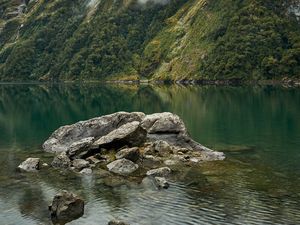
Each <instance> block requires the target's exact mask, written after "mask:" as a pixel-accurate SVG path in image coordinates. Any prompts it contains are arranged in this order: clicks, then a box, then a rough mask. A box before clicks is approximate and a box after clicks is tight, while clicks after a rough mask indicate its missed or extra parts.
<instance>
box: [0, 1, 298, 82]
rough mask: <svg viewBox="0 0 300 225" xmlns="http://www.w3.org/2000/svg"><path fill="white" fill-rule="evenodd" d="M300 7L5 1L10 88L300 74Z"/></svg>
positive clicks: (0, 75)
mask: <svg viewBox="0 0 300 225" xmlns="http://www.w3.org/2000/svg"><path fill="white" fill-rule="evenodd" d="M299 18H300V3H299V1H298V0H276V1H274V0H72V1H70V0H51V1H50V0H0V80H2V81H28V80H33V81H36V80H39V81H49V80H90V81H93V80H101V81H102V80H124V79H125V80H138V79H155V80H183V79H197V80H201V79H205V80H223V79H243V80H257V79H282V78H283V77H292V78H293V77H299V75H300V22H299Z"/></svg>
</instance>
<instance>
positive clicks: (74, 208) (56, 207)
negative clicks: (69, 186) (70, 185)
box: [49, 191, 84, 224]
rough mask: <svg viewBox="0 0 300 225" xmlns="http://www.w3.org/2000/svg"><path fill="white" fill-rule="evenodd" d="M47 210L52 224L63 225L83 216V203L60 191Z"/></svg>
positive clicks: (76, 197)
mask: <svg viewBox="0 0 300 225" xmlns="http://www.w3.org/2000/svg"><path fill="white" fill-rule="evenodd" d="M49 210H50V213H51V218H52V220H53V222H54V224H57V223H58V224H65V223H68V222H70V221H72V220H75V219H78V218H79V217H81V216H82V215H83V213H84V201H83V200H82V199H81V198H79V197H78V196H77V195H75V194H73V193H71V192H67V191H62V192H60V193H58V194H56V195H55V196H54V198H53V201H52V204H51V206H49Z"/></svg>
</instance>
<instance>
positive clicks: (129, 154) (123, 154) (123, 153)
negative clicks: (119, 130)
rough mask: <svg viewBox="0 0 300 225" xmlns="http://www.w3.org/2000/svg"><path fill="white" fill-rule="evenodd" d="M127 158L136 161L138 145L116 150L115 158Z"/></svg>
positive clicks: (138, 155) (138, 153)
mask: <svg viewBox="0 0 300 225" xmlns="http://www.w3.org/2000/svg"><path fill="white" fill-rule="evenodd" d="M122 158H124V159H128V160H130V161H133V162H136V161H138V159H139V158H140V152H139V148H138V147H134V148H125V149H122V150H120V151H119V152H117V154H116V159H122Z"/></svg>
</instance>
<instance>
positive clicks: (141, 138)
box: [92, 121, 147, 149]
mask: <svg viewBox="0 0 300 225" xmlns="http://www.w3.org/2000/svg"><path fill="white" fill-rule="evenodd" d="M146 137H147V131H146V130H145V129H143V128H142V127H141V126H140V122H138V121H134V122H131V123H127V124H124V125H123V126H121V127H119V128H117V129H116V130H113V131H112V132H110V133H109V134H107V135H105V136H103V137H101V138H99V139H98V140H97V141H95V142H94V144H93V145H92V148H93V149H95V148H106V149H110V148H112V149H118V148H120V147H122V146H125V145H127V146H131V147H133V146H140V145H142V144H143V143H144V142H145V141H146Z"/></svg>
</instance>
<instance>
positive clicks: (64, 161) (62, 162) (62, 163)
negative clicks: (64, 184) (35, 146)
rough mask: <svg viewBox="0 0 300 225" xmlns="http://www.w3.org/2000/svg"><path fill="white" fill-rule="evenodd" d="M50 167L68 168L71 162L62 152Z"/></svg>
mask: <svg viewBox="0 0 300 225" xmlns="http://www.w3.org/2000/svg"><path fill="white" fill-rule="evenodd" d="M51 166H52V167H55V168H68V167H70V166H71V160H70V159H69V157H68V156H67V154H66V153H65V152H62V153H59V154H57V155H56V156H55V157H54V159H53V161H52V163H51Z"/></svg>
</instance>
